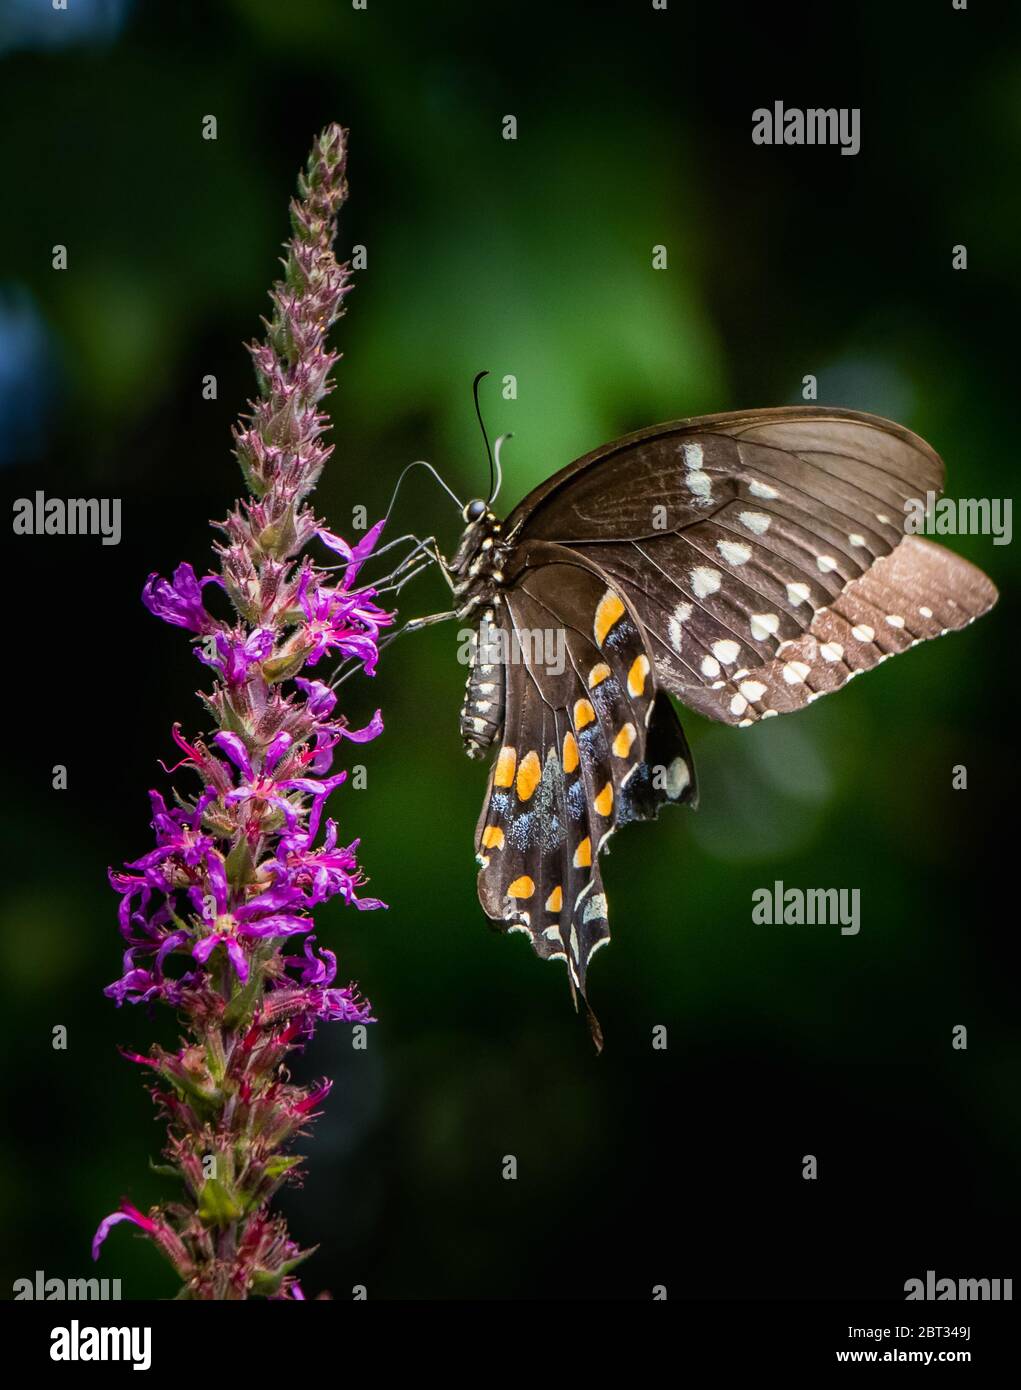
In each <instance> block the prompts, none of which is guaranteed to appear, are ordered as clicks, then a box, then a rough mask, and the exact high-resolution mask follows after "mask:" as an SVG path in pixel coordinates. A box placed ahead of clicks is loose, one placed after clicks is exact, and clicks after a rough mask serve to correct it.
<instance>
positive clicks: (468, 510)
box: [464, 497, 486, 521]
mask: <svg viewBox="0 0 1021 1390" xmlns="http://www.w3.org/2000/svg"><path fill="white" fill-rule="evenodd" d="M485 514H486V504H485V502H483V500H482V498H481V497H476V498H475V500H474V502H469V503H468V505H467V506H466V507H465V509H464V519H465V521H478V519H479V517H480V516H485Z"/></svg>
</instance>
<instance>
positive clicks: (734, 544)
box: [716, 541, 752, 565]
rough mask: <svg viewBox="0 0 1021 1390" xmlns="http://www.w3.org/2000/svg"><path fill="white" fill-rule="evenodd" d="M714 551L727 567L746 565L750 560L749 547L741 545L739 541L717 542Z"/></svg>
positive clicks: (750, 551)
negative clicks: (719, 555)
mask: <svg viewBox="0 0 1021 1390" xmlns="http://www.w3.org/2000/svg"><path fill="white" fill-rule="evenodd" d="M716 549H717V550H718V551H719V552H720V554H721V555H722V556H723V558H724V560H726V562H727V564H728V565H747V563H748V561H749V560H750V559H751V558H752V549H751V546H749V545H742V544H741V542H740V541H717V542H716Z"/></svg>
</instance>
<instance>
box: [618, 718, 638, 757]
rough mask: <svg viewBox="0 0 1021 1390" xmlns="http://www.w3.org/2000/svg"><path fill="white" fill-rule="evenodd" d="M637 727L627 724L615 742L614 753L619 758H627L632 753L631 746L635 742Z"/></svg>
mask: <svg viewBox="0 0 1021 1390" xmlns="http://www.w3.org/2000/svg"><path fill="white" fill-rule="evenodd" d="M635 737H636V735H635V726H634V725H633V724H625V725H624V727H623V728H622V729H621V731H620V733H619V734H618V735H617V737H616V738H615V739H614V740H613V751H614V753H615V754H616V755H617V757H618V758H626V757H627V756H628V754H629V753H630V752H631V745H632V743H634V741H635Z"/></svg>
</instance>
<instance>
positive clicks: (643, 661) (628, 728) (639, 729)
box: [476, 547, 695, 995]
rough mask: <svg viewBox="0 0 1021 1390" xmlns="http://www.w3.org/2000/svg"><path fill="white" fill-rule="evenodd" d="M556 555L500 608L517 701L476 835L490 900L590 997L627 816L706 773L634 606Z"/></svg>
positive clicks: (674, 795) (642, 812)
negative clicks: (602, 859) (615, 839)
mask: <svg viewBox="0 0 1021 1390" xmlns="http://www.w3.org/2000/svg"><path fill="white" fill-rule="evenodd" d="M553 552H554V548H553V547H549V548H548V552H547V553H545V554H543V555H542V556H541V559H542V561H543V562H542V563H535V564H533V565H532V566H530V567H529V568H528V569H527V570H526V571H525V572H523V574H522V575H521V576H520V578H519V580H518V582H517V583H515V584H514V585H512V586H511V587H510V588H509V590H508V591H507V593H506V596H505V601H504V606H503V610H502V612H501V614H500V618H499V626H500V628H501V630H502V631H503V632H504V634H505V639H504V640H505V645H506V650H507V653H508V661H507V673H506V688H507V706H506V714H505V722H504V729H503V739H502V744H501V747H500V749H499V750H498V752H497V755H496V760H495V762H494V765H493V772H492V774H491V779H490V788H489V793H488V795H487V799H486V803H485V806H484V809H483V813H482V816H481V818H480V821H479V826H478V830H477V833H476V852H477V854H478V856H479V858H480V863H481V869H480V873H479V897H480V900H481V902H482V905H483V907H484V909H485V911H486V913H487V915H488V916H489V917H491V918H492V919H493V920H495V921H497V922H500V923H502V924H506V926H507V927H508V928H511V929H513V928H520V929H523V930H525V931H526V932H527V933H528V935H529V937H530V938H531V940H532V944H533V946H534V948H535V950H536V951H537V953H538V954H539V955H540V956H543V957H544V958H546V959H560V958H563V959H564V960H565V961H566V963H567V968H568V973H569V976H570V978H571V982H572V985H573V986H574V987H576V988H577V989H578V990H579V991H580V992H581V993H582V994H583V995H584V992H585V980H586V972H587V967H588V962H589V960H590V958H591V956H592V954H593V952H594V951H595V950H597V949H598V947H599V946H600V945H601V944H603V943H604V942H605V941H606V940H607V938H608V936H609V926H608V921H607V911H606V896H605V893H604V891H603V885H602V877H601V873H600V868H599V854H600V851H601V850H603V849H604V848H605V847H606V845H607V843H608V841H609V839H610V837H611V835H612V834H613V832H614V831H615V830H616V829H617V828H618V827H619V826H620V825H622V824H626V823H627V822H628V821H631V820H638V819H649V818H651V817H653V816H655V815H656V814H657V812H658V810H659V807H660V806H661V805H664V804H669V803H675V804H676V803H679V802H682V801H691V800H693V798H694V794H695V784H694V773H693V769H692V764H691V755H690V753H689V751H688V748H687V744H686V742H685V739H684V735H683V732H682V731H681V727H680V724H679V722H678V719H677V716H676V714H675V712H674V710H673V707H672V706H671V704H670V702H669V700H668V699H667V697H666V696H665V695H661V694H658V693H657V691H656V688H655V683H654V680H653V677H652V667H651V659H650V657H649V655H648V651H647V647H646V641H645V637H644V633H643V631H642V629H641V627H640V624H639V623H638V622H637V620H636V618H635V616H634V614H633V613H632V612H631V611H630V609H629V607H628V605H627V604H626V603H625V602H624V600H623V599H622V598H621V596H620V595H619V594H618V593H617V592H616V591H615V589H614V588H613V587H612V585H611V584H609V583H608V582H607V579H606V577H605V576H604V575H602V574H600V573H599V571H598V570H597V569H595V568H592V567H590V566H587V565H582V564H579V563H578V562H577V560H575V559H573V558H572V557H570V556H569V555H567V554H566V553H564V552H560V553H559V555H557V554H555V553H553ZM532 559H533V560H536V559H537V556H536V555H533V556H532Z"/></svg>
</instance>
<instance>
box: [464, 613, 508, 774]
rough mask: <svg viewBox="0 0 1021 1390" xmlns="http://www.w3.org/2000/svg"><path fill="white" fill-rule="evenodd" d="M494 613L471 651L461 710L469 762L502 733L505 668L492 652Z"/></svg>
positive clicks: (485, 617)
mask: <svg viewBox="0 0 1021 1390" xmlns="http://www.w3.org/2000/svg"><path fill="white" fill-rule="evenodd" d="M491 623H492V613H491V612H489V611H487V612H486V613H485V614H484V615H483V617H482V620H481V621H480V623H479V630H478V633H477V634H476V640H475V642H474V644H473V646H472V650H471V665H470V667H469V670H468V679H467V681H466V682H465V688H464V704H463V705H462V706H461V739H462V742H463V743H464V751H465V752H466V753H467V754H468V756H469V758H481V757H483V756H484V755H485V753H486V751H487V749H488V748H489V747H490V746H491V745H492V744H493V742H494V741H495V740H496V739H497V738H499V736H500V734H501V732H502V730H503V716H504V706H505V703H506V687H505V683H504V665H503V662H502V661H501V660H500V659H499V655H498V653H497V652H495V651H494V650H493V646H494V644H493V641H492V631H493V629H492V626H491Z"/></svg>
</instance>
